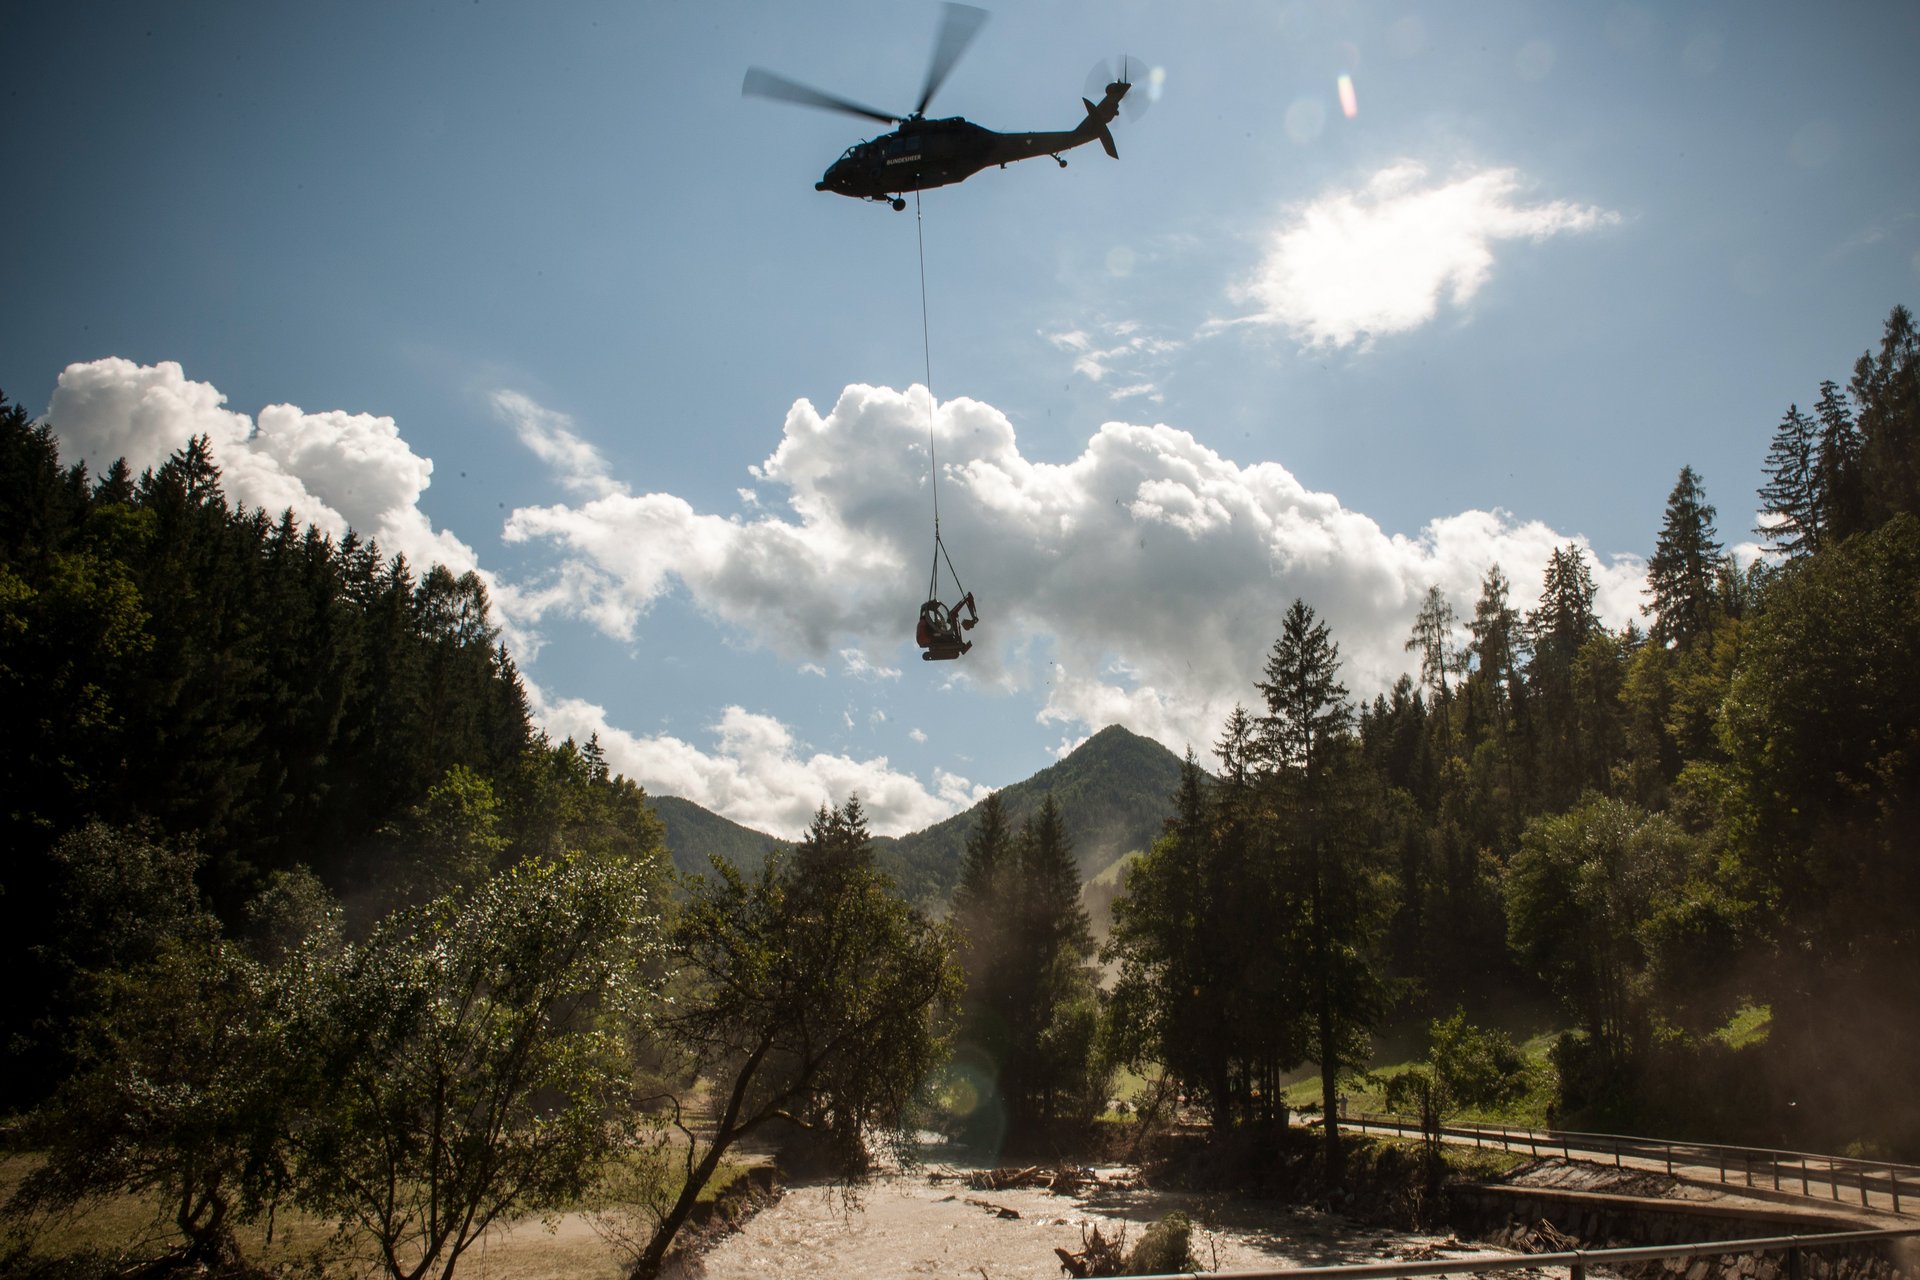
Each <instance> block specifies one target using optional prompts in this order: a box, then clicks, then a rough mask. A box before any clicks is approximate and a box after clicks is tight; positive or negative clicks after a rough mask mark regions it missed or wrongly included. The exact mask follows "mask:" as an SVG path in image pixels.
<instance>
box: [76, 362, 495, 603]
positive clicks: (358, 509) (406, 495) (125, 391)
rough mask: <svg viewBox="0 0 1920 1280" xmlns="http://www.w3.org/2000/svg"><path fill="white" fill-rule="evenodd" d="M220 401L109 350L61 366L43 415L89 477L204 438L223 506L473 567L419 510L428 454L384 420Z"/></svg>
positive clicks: (467, 553)
mask: <svg viewBox="0 0 1920 1280" xmlns="http://www.w3.org/2000/svg"><path fill="white" fill-rule="evenodd" d="M225 403H226V397H225V396H224V395H222V394H221V393H220V392H219V391H218V390H216V389H215V388H214V387H212V386H211V385H209V384H207V383H204V382H193V381H190V380H189V379H188V378H187V376H186V374H185V372H184V371H183V370H182V369H181V367H180V366H179V365H178V364H176V363H174V362H173V361H171V360H165V361H161V362H160V363H159V364H154V365H140V364H135V363H134V362H133V361H131V360H123V359H119V358H117V357H110V358H108V359H104V360H93V361H89V362H87V363H83V364H71V365H68V366H67V367H66V369H65V370H64V371H62V373H61V374H60V379H59V382H58V383H57V384H56V386H55V387H54V392H53V399H52V402H51V403H50V404H49V405H48V408H47V421H48V423H49V424H51V425H52V427H53V429H54V432H55V434H57V435H58V436H59V437H60V451H61V454H62V456H63V457H64V458H66V460H68V461H70V462H73V461H84V462H86V464H87V466H88V467H89V468H90V469H91V470H92V471H93V472H94V473H95V474H96V475H97V474H99V473H100V472H102V471H104V470H106V468H107V466H108V465H109V464H111V463H112V462H113V461H114V460H115V459H116V458H122V457H124V458H125V459H126V460H127V465H128V467H130V468H131V469H132V470H133V472H134V473H135V474H136V475H137V474H139V473H140V472H141V471H143V470H145V469H146V468H148V467H157V466H159V465H160V464H161V463H162V462H164V461H165V460H166V458H167V456H168V455H169V454H172V453H174V452H175V451H176V450H178V449H181V448H183V447H184V446H185V445H186V444H187V442H188V441H189V440H191V439H192V438H193V437H194V436H196V435H204V436H206V437H207V438H208V441H209V443H210V444H211V446H212V450H213V458H214V462H215V464H216V465H218V466H219V468H220V478H221V486H222V488H224V489H225V491H226V494H227V498H228V500H229V501H230V502H233V503H235V504H238V505H242V506H247V507H263V508H265V509H266V510H267V511H268V512H269V513H271V514H273V515H276V516H277V515H279V514H280V513H281V512H282V511H284V510H286V509H287V508H288V507H291V508H293V510H294V512H295V513H296V514H297V515H298V516H299V517H300V519H301V520H302V521H304V522H307V523H309V524H313V525H316V526H318V527H319V528H321V529H323V530H325V531H326V532H327V533H330V534H332V535H333V536H335V537H339V536H341V535H342V534H344V533H345V532H346V531H347V528H348V527H349V526H351V527H352V528H353V529H354V530H355V531H357V532H358V533H359V534H360V536H361V537H362V538H373V539H376V540H377V541H378V542H379V544H380V547H381V550H383V551H385V552H387V553H388V554H392V553H395V552H398V553H400V554H402V555H404V556H406V557H407V559H408V560H409V561H410V562H412V564H413V565H414V566H415V567H416V569H424V568H425V567H426V566H427V565H429V564H444V565H446V566H447V567H448V568H449V569H452V570H453V571H454V572H456V573H461V572H465V571H466V570H468V569H473V568H476V567H477V565H478V561H477V559H476V557H475V555H474V552H473V549H472V548H471V547H469V546H468V545H467V544H465V543H464V542H461V541H460V540H459V539H458V538H456V537H454V536H453V535H452V534H451V533H448V532H447V531H446V530H444V529H440V530H436V529H435V528H434V527H433V523H432V521H430V520H429V519H428V518H427V516H426V513H425V512H423V511H422V510H421V509H420V505H419V504H420V495H421V494H422V493H424V492H425V491H426V488H427V485H428V484H429V483H430V482H431V478H432V476H433V461H432V459H430V458H423V457H421V456H420V455H418V454H416V453H414V452H413V450H412V449H411V448H410V447H409V446H408V444H407V442H406V441H405V440H403V439H401V438H400V430H399V428H398V427H397V426H396V425H395V424H394V421H393V419H392V418H388V417H376V416H374V415H372V414H365V413H345V412H342V411H340V410H329V411H326V412H322V413H307V412H305V411H304V410H301V409H298V408H295V407H294V406H293V405H289V404H272V405H268V406H267V407H266V408H264V409H262V410H261V411H260V416H259V420H258V422H257V423H256V422H255V420H254V419H252V418H249V417H248V416H247V415H246V414H244V413H236V412H234V411H232V410H230V409H226V408H223V407H222V406H223V405H224V404H225Z"/></svg>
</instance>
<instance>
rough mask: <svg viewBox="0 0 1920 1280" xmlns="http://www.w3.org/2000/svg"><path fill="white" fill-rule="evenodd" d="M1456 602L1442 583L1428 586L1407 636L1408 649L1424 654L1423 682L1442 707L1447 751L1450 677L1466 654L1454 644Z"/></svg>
mask: <svg viewBox="0 0 1920 1280" xmlns="http://www.w3.org/2000/svg"><path fill="white" fill-rule="evenodd" d="M1453 627H1454V616H1453V606H1452V605H1451V604H1449V603H1448V602H1447V598H1446V596H1444V595H1442V594H1441V593H1440V587H1439V586H1438V584H1435V585H1433V586H1429V587H1428V588H1427V594H1426V598H1425V599H1424V600H1423V601H1422V602H1421V604H1420V612H1419V614H1418V615H1417V616H1416V617H1415V618H1414V620H1413V634H1412V635H1410V636H1408V637H1407V643H1406V651H1407V652H1408V653H1414V652H1416V651H1417V652H1418V653H1419V654H1420V683H1421V684H1422V685H1424V686H1425V687H1426V688H1428V689H1431V690H1432V691H1433V696H1434V701H1435V703H1436V704H1437V705H1438V706H1439V708H1440V741H1441V744H1442V749H1443V751H1449V752H1450V751H1451V750H1452V747H1453V721H1452V717H1451V714H1450V708H1451V706H1452V702H1453V693H1452V690H1450V689H1449V688H1448V686H1447V677H1448V676H1449V675H1453V674H1455V673H1457V672H1459V671H1461V670H1463V669H1464V655H1462V654H1461V653H1460V652H1459V651H1458V650H1457V649H1456V647H1455V646H1454V642H1453Z"/></svg>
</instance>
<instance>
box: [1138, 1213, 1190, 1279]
mask: <svg viewBox="0 0 1920 1280" xmlns="http://www.w3.org/2000/svg"><path fill="white" fill-rule="evenodd" d="M1199 1269H1200V1260H1199V1259H1198V1258H1196V1257H1194V1254H1193V1219H1191V1218H1189V1217H1188V1216H1187V1215H1186V1214H1184V1213H1181V1212H1179V1211H1178V1210H1175V1211H1174V1212H1173V1213H1169V1214H1167V1215H1166V1216H1165V1217H1162V1218H1160V1219H1158V1220H1156V1221H1155V1222H1154V1223H1153V1224H1152V1225H1151V1226H1149V1227H1148V1228H1147V1229H1146V1231H1145V1232H1143V1233H1142V1234H1141V1236H1140V1243H1138V1244H1136V1245H1134V1246H1133V1248H1132V1249H1130V1250H1128V1251H1127V1266H1126V1270H1125V1271H1124V1272H1122V1274H1123V1275H1130V1276H1156V1275H1168V1274H1171V1273H1174V1272H1193V1271H1198V1270H1199Z"/></svg>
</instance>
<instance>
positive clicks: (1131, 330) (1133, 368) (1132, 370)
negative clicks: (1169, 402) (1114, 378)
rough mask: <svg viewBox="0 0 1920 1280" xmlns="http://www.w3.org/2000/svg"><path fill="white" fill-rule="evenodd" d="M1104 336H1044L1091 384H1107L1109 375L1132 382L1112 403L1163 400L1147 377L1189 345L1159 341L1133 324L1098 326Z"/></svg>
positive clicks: (1118, 391) (1115, 392) (1114, 392)
mask: <svg viewBox="0 0 1920 1280" xmlns="http://www.w3.org/2000/svg"><path fill="white" fill-rule="evenodd" d="M1098 327H1099V329H1100V333H1101V335H1102V336H1099V337H1097V336H1095V335H1094V334H1090V333H1088V332H1087V331H1086V330H1085V329H1068V330H1065V331H1062V332H1060V333H1048V334H1043V335H1042V336H1043V337H1045V338H1046V339H1047V341H1048V342H1051V343H1052V344H1053V345H1054V346H1056V347H1058V348H1059V349H1060V350H1062V351H1065V352H1068V353H1069V354H1071V355H1072V356H1073V371H1074V372H1075V373H1077V374H1079V375H1080V376H1081V377H1083V378H1086V379H1087V380H1088V381H1090V382H1104V381H1105V380H1106V378H1107V376H1108V375H1109V374H1113V373H1121V374H1123V375H1124V376H1125V377H1127V378H1129V379H1131V381H1129V382H1128V383H1127V384H1126V385H1124V386H1120V387H1116V388H1114V389H1113V390H1111V391H1110V392H1109V393H1108V395H1109V398H1111V399H1113V400H1126V399H1132V398H1135V397H1145V398H1147V399H1149V400H1152V401H1154V402H1155V403H1158V402H1160V401H1161V400H1162V399H1164V398H1165V397H1163V396H1162V395H1161V393H1160V389H1159V386H1158V385H1157V384H1156V383H1155V382H1153V381H1152V380H1151V379H1150V378H1148V377H1146V376H1145V375H1147V374H1149V373H1152V372H1153V371H1156V370H1158V369H1161V368H1164V367H1165V364H1166V357H1168V356H1169V355H1171V354H1173V353H1174V352H1176V351H1179V350H1180V349H1181V348H1182V347H1184V346H1185V345H1186V344H1185V343H1184V342H1178V341H1175V340H1173V339H1170V338H1156V337H1153V336H1151V335H1149V334H1146V333H1142V332H1141V331H1140V325H1139V323H1138V322H1137V321H1133V320H1117V321H1110V322H1107V323H1104V324H1101V325H1100V326H1098Z"/></svg>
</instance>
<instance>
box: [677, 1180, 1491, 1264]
mask: <svg viewBox="0 0 1920 1280" xmlns="http://www.w3.org/2000/svg"><path fill="white" fill-rule="evenodd" d="M965 1172H966V1171H965V1170H962V1169H956V1168H954V1167H952V1166H944V1165H932V1166H928V1167H925V1168H923V1169H921V1170H919V1171H916V1172H912V1173H893V1174H889V1175H886V1176H883V1177H882V1178H881V1179H879V1180H878V1181H876V1182H875V1183H874V1184H872V1185H871V1186H869V1187H867V1188H865V1189H864V1190H863V1192H862V1193H861V1197H860V1205H859V1208H858V1209H855V1210H852V1211H849V1210H848V1209H847V1208H846V1207H845V1206H844V1204H843V1203H842V1202H841V1200H840V1199H839V1197H837V1196H836V1195H835V1194H833V1193H832V1192H831V1191H829V1190H827V1189H824V1188H819V1187H795V1188H790V1189H789V1190H788V1191H787V1193H786V1194H785V1195H784V1196H782V1197H781V1199H780V1200H779V1201H778V1202H777V1203H775V1204H773V1205H771V1206H769V1207H767V1208H765V1209H762V1210H761V1211H760V1212H759V1213H758V1214H756V1215H755V1216H754V1217H753V1218H752V1219H751V1220H750V1221H749V1222H748V1223H747V1224H746V1227H745V1229H744V1230H742V1231H741V1232H739V1233H738V1234H735V1235H732V1236H728V1237H726V1238H724V1239H722V1240H720V1241H718V1242H717V1243H715V1244H714V1245H713V1246H712V1247H711V1248H709V1249H708V1250H707V1251H706V1252H705V1253H704V1254H703V1255H702V1256H701V1257H700V1258H698V1259H697V1260H695V1261H694V1262H692V1263H690V1264H689V1265H688V1266H687V1267H686V1269H685V1270H684V1271H683V1272H682V1274H683V1275H684V1276H686V1277H687V1278H688V1280H735V1278H736V1277H737V1278H739V1280H746V1278H747V1277H756V1278H758V1277H766V1276H783V1277H793V1280H811V1278H813V1277H819V1278H821V1280H826V1278H828V1277H831V1278H832V1280H853V1278H854V1277H867V1276H906V1277H918V1276H930V1277H956V1278H959V1277H964V1278H966V1280H1019V1278H1021V1277H1034V1278H1035V1280H1042V1278H1049V1277H1058V1276H1060V1275H1061V1268H1060V1262H1059V1259H1058V1257H1056V1255H1055V1253H1054V1250H1055V1248H1064V1249H1067V1250H1069V1251H1075V1252H1077V1251H1078V1250H1080V1249H1081V1248H1082V1247H1083V1244H1084V1241H1085V1238H1086V1235H1087V1233H1090V1232H1091V1231H1092V1230H1094V1229H1095V1228H1096V1227H1097V1228H1098V1229H1099V1230H1100V1231H1101V1232H1102V1233H1103V1234H1104V1235H1106V1236H1107V1237H1108V1238H1110V1239H1111V1238H1112V1237H1113V1236H1115V1235H1116V1234H1124V1236H1125V1239H1126V1240H1127V1242H1128V1243H1129V1244H1131V1243H1133V1242H1135V1241H1137V1240H1138V1239H1139V1238H1140V1235H1141V1233H1142V1232H1143V1231H1145V1230H1146V1228H1147V1226H1148V1224H1150V1223H1152V1222H1154V1221H1156V1220H1157V1219H1159V1218H1160V1217H1162V1216H1163V1215H1165V1214H1167V1213H1169V1212H1171V1211H1173V1210H1175V1209H1179V1210H1183V1211H1184V1212H1186V1213H1187V1214H1188V1216H1189V1217H1191V1218H1192V1219H1193V1220H1194V1222H1195V1223H1196V1230H1195V1232H1194V1239H1193V1248H1194V1253H1195V1254H1196V1256H1197V1261H1198V1262H1199V1264H1200V1265H1201V1266H1202V1267H1204V1268H1205V1269H1207V1270H1245V1269H1248V1268H1257V1267H1262V1266H1266V1267H1274V1266H1324V1265H1332V1264H1336V1263H1343V1262H1370V1261H1385V1260H1389V1259H1399V1258H1406V1257H1411V1256H1420V1257H1433V1256H1441V1257H1451V1256H1463V1257H1464V1256H1471V1255H1474V1254H1479V1253H1486V1252H1491V1251H1489V1250H1478V1249H1474V1248H1471V1247H1468V1246H1461V1245H1459V1244H1457V1243H1454V1242H1451V1241H1443V1240H1442V1239H1440V1238H1436V1237H1431V1236H1414V1235H1401V1234H1397V1233H1384V1232H1381V1231H1379V1230H1369V1229H1367V1228H1365V1227H1363V1226H1361V1225H1360V1224H1358V1223H1354V1222H1350V1221H1347V1220H1345V1219H1343V1218H1339V1217H1337V1216H1331V1215H1327V1214H1322V1213H1317V1212H1313V1211H1308V1210H1297V1209H1288V1208H1283V1207H1280V1206H1277V1205H1273V1204H1268V1203H1257V1202H1249V1201H1244V1200H1236V1199H1232V1198H1229V1197H1224V1196H1214V1197H1209V1196H1201V1195H1195V1194H1187V1193H1178V1192H1169V1191H1157V1190H1152V1189H1148V1188H1144V1187H1141V1186H1140V1185H1138V1181H1137V1179H1138V1172H1137V1171H1136V1170H1134V1169H1131V1168H1127V1167H1109V1168H1103V1169H1099V1170H1097V1173H1098V1174H1099V1181H1098V1183H1096V1184H1094V1185H1093V1186H1090V1187H1085V1188H1083V1189H1081V1190H1080V1191H1077V1192H1074V1193H1071V1194H1055V1193H1053V1192H1050V1191H1047V1190H1044V1189H1039V1188H1022V1189H1010V1190H1005V1191H974V1190H971V1189H969V1188H968V1187H967V1185H966V1183H965V1182H964V1181H963V1178H962V1175H963V1174H964V1173H965Z"/></svg>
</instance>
